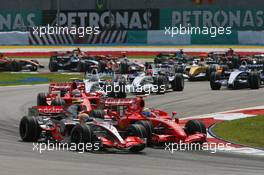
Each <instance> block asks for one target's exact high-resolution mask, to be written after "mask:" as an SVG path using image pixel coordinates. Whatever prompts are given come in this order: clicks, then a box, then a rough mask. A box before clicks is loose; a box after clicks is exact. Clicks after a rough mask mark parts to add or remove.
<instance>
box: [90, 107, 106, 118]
mask: <svg viewBox="0 0 264 175" xmlns="http://www.w3.org/2000/svg"><path fill="white" fill-rule="evenodd" d="M89 116H90V117H91V118H100V119H104V116H105V112H104V110H101V109H94V110H92V111H91V112H90V114H89Z"/></svg>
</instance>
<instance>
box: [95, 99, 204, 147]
mask: <svg viewBox="0 0 264 175" xmlns="http://www.w3.org/2000/svg"><path fill="white" fill-rule="evenodd" d="M100 104H101V107H99V108H102V109H104V110H106V114H107V115H108V116H109V117H110V118H112V119H113V120H115V121H116V127H117V128H118V129H119V130H124V129H125V128H127V127H128V126H129V125H131V124H137V125H141V126H144V128H145V129H146V130H147V135H148V143H149V144H154V145H156V144H162V143H166V142H175V143H179V142H180V141H181V142H182V143H201V144H202V143H204V142H206V128H205V125H204V124H203V123H202V122H200V121H197V120H190V121H188V122H187V123H186V124H183V123H181V122H180V120H179V119H177V118H175V119H173V116H174V115H176V113H175V112H173V114H172V115H173V116H172V117H171V116H169V115H168V113H166V112H164V111H161V110H158V109H149V110H146V109H145V108H144V106H145V102H144V100H143V99H142V98H141V97H137V98H124V99H113V98H107V99H102V102H101V103H100Z"/></svg>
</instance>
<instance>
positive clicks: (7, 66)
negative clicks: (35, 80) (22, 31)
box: [0, 53, 44, 72]
mask: <svg viewBox="0 0 264 175" xmlns="http://www.w3.org/2000/svg"><path fill="white" fill-rule="evenodd" d="M38 68H44V66H43V65H41V64H39V62H38V61H37V60H22V59H19V60H15V59H9V58H4V57H3V54H1V53H0V70H2V71H14V72H19V71H21V70H29V71H37V70H38Z"/></svg>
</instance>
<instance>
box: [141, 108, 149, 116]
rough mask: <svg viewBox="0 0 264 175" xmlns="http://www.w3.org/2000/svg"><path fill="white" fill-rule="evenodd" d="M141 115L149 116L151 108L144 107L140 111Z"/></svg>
mask: <svg viewBox="0 0 264 175" xmlns="http://www.w3.org/2000/svg"><path fill="white" fill-rule="evenodd" d="M142 115H143V116H144V117H150V115H151V110H150V109H149V108H144V109H143V111H142Z"/></svg>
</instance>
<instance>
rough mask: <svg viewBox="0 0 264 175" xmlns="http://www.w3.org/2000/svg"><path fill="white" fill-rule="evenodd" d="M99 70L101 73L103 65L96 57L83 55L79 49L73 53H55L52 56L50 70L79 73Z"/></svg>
mask: <svg viewBox="0 0 264 175" xmlns="http://www.w3.org/2000/svg"><path fill="white" fill-rule="evenodd" d="M93 69H98V71H99V72H100V70H101V64H100V62H98V61H96V60H95V58H94V57H90V56H87V55H85V54H83V53H82V52H81V51H80V50H79V49H76V50H73V51H72V52H62V53H58V52H57V53H55V55H53V56H51V58H50V62H49V70H50V71H51V72H57V71H58V70H71V71H77V72H90V71H92V70H93Z"/></svg>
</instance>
